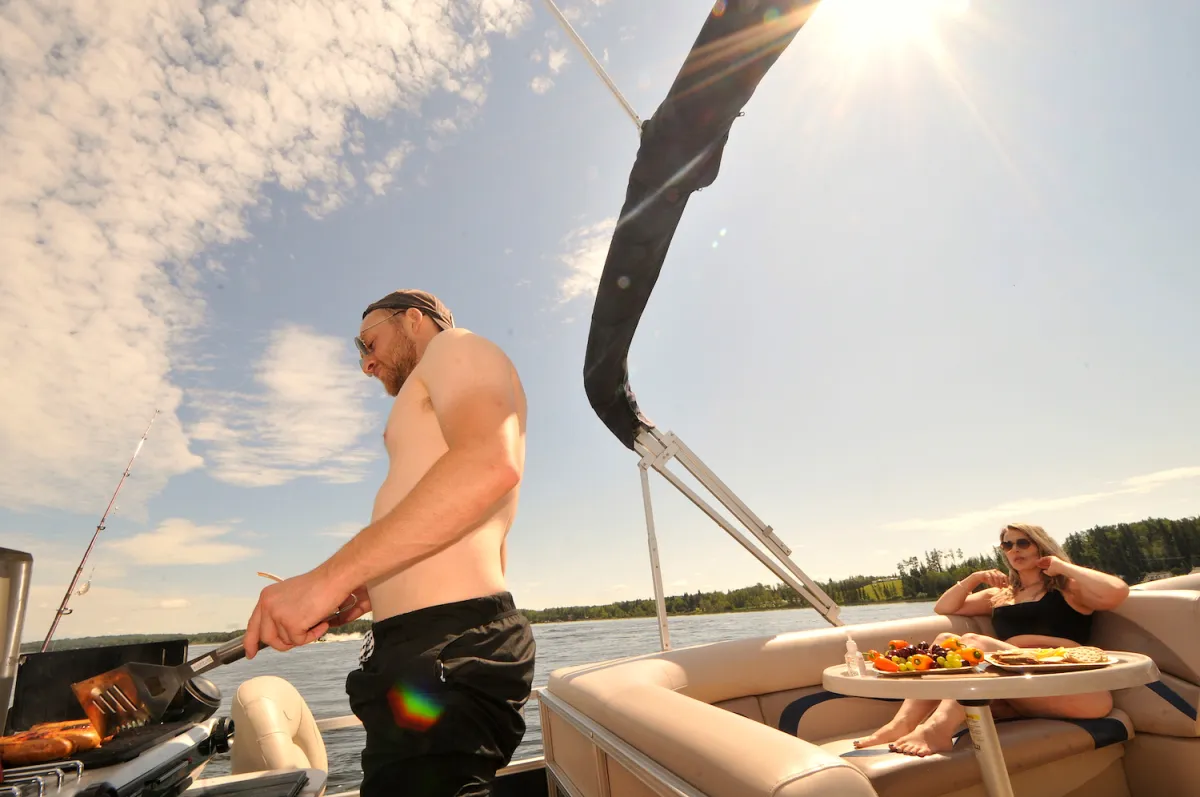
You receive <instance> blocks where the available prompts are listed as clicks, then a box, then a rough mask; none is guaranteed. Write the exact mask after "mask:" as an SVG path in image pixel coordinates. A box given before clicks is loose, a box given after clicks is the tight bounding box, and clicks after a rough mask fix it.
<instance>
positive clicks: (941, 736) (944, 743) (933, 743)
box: [888, 692, 1113, 757]
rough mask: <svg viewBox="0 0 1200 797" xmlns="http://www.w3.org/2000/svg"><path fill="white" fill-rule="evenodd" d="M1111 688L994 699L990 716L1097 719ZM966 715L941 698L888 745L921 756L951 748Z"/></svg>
mask: <svg viewBox="0 0 1200 797" xmlns="http://www.w3.org/2000/svg"><path fill="white" fill-rule="evenodd" d="M1112 706H1113V700H1112V693H1111V692H1089V693H1087V694H1084V695H1063V696H1061V697H1025V698H1009V699H1008V700H1004V701H995V704H993V706H992V716H993V717H995V718H1001V717H1012V716H1020V717H1046V718H1062V719H1098V718H1100V717H1104V716H1107V715H1108V713H1109V712H1110V711H1112ZM965 719H966V710H965V709H964V708H963V707H962V705H961V704H960V703H959V702H958V701H956V700H943V701H942V702H941V704H940V705H939V706H938V707H937V709H936V710H935V711H934V712H933V714H932V715H931V716H930V717H929V719H927V720H925V721H924V722H922V723H921V724H920V725H918V726H917V727H916V728H915V729H913V730H912V731H911V732H909V733H907V734H905V735H904V736H902V737H900V738H899V739H897V740H896V741H894V742H893V743H892V744H890V745H888V749H889V750H892V751H894V752H897V753H904V754H905V755H915V756H918V757H924V756H927V755H931V754H932V753H947V752H949V751H950V750H952V749H953V748H954V734H955V733H956V732H957V731H958V729H959V728H960V727H961V726H962V724H963V721H964V720H965Z"/></svg>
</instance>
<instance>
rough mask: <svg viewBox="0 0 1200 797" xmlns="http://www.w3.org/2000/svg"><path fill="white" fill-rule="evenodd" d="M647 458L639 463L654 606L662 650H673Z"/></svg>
mask: <svg viewBox="0 0 1200 797" xmlns="http://www.w3.org/2000/svg"><path fill="white" fill-rule="evenodd" d="M647 467H648V463H647V462H646V460H645V458H643V459H642V461H641V462H639V463H638V470H639V471H640V472H641V474H642V501H643V502H644V503H645V505H646V538H647V539H648V540H649V544H650V573H651V575H652V576H653V577H654V605H655V609H656V613H657V614H658V638H659V640H661V643H662V649H663V650H670V649H671V631H670V629H669V628H668V627H667V602H666V600H665V598H664V597H663V585H662V568H661V567H660V566H659V563H658V539H657V538H656V537H655V536H654V509H653V507H651V505H650V474H649V472H648V471H647Z"/></svg>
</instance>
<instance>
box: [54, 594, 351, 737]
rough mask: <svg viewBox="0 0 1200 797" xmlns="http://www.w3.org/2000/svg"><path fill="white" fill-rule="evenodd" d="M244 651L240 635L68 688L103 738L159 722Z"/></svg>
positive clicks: (342, 610)
mask: <svg viewBox="0 0 1200 797" xmlns="http://www.w3.org/2000/svg"><path fill="white" fill-rule="evenodd" d="M350 598H351V602H350V603H349V604H348V605H346V606H343V607H341V608H339V609H338V610H337V611H336V612H334V613H333V614H331V615H329V617H326V618H325V620H324V622H327V623H329V625H330V627H331V628H332V627H334V625H335V624H336V623H337V621H338V619H339V618H340V617H341V615H342V614H343V613H345V612H348V611H349V610H350V609H351V608H353V606H354V604H355V603H357V602H358V598H357V597H356V596H354V595H351V596H350ZM266 647H267V645H266V644H264V643H262V642H260V643H259V644H258V649H259V650H263V649H265V648H266ZM245 656H246V646H245V637H244V636H240V637H238V638H237V639H231V640H230V641H228V642H226V643H225V644H224V645H221V646H220V647H219V648H216V649H215V650H210V651H209V652H208V653H204V654H202V655H200V656H197V657H196V658H194V659H192V660H191V661H186V662H184V663H183V664H176V665H173V666H171V665H162V664H144V663H142V662H128V663H126V664H122V665H121V666H120V667H117V668H115V669H112V670H109V671H108V672H106V673H103V674H102V675H97V676H94V677H92V678H88V679H87V680H85V681H80V682H78V683H74V684H71V691H73V692H74V693H75V699H76V700H78V701H79V704H80V705H81V706H83V710H84V713H86V714H87V718H88V719H89V720H91V722H92V725H93V726H94V727H95V728H96V732H97V733H99V734H100V738H101V739H107V738H109V737H110V736H112V735H114V734H116V733H120V732H121V731H124V730H128V729H130V728H136V727H140V726H142V725H147V724H149V723H152V722H158V721H159V720H161V719H162V718H163V715H164V714H166V713H167V710H168V709H169V708H170V706H171V704H172V703H173V702H174V700H175V697H176V695H177V694H178V693H179V690H180V689H182V688H184V687H185V686H186V685H187V683H188V682H189V681H191V680H192V679H193V678H195V677H196V676H197V675H202V674H204V673H206V672H208V671H209V670H212V669H215V668H217V667H220V666H222V665H224V664H232V663H233V662H235V661H238V660H240V659H242V658H245Z"/></svg>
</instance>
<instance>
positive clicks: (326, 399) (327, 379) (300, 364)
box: [188, 326, 379, 487]
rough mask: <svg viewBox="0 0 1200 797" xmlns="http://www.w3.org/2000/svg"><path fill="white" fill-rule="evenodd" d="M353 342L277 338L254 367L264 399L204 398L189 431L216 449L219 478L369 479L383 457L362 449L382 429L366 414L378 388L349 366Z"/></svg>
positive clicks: (263, 482)
mask: <svg viewBox="0 0 1200 797" xmlns="http://www.w3.org/2000/svg"><path fill="white" fill-rule="evenodd" d="M348 347H349V343H348V342H347V341H345V340H343V339H341V338H333V337H330V336H327V335H318V334H316V333H314V332H311V331H309V330H306V329H303V328H301V327H296V326H287V327H283V328H281V329H278V330H276V331H275V332H273V333H272V335H271V339H270V341H269V342H268V344H267V346H266V349H265V351H264V353H263V356H262V359H261V360H260V361H259V362H258V364H257V366H256V368H255V375H254V381H255V383H256V384H257V386H258V393H257V394H241V393H221V392H212V391H205V392H197V394H196V395H197V409H198V411H199V415H200V418H199V420H198V421H197V422H196V423H195V424H192V425H190V426H189V427H188V431H189V432H190V433H191V436H192V438H193V439H194V440H197V441H204V442H206V443H208V444H209V446H210V449H209V451H208V456H209V461H210V467H211V469H212V473H213V476H214V477H215V478H217V479H220V480H222V481H225V482H228V483H230V484H237V485H240V486H243V487H262V486H268V485H277V484H283V483H285V482H288V481H291V480H292V479H296V478H300V477H305V476H307V477H316V478H320V479H324V480H325V481H328V482H333V483H338V484H345V483H348V482H354V481H358V480H359V479H361V478H362V476H363V472H364V468H365V467H366V465H367V464H368V463H369V462H371V461H372V460H373V459H374V458H375V456H376V454H375V452H374V451H368V450H365V449H364V448H362V438H363V437H364V436H365V435H367V434H368V433H370V432H371V430H372V429H373V428H374V426H375V421H374V416H373V415H372V413H370V412H369V411H368V410H367V408H366V400H367V398H368V396H369V395H370V394H371V392H372V390H376V391H377V390H379V388H378V383H376V382H374V381H372V380H370V379H368V378H367V377H365V376H363V374H362V372H361V371H359V370H358V369H357V368H355V367H354V366H352V365H350V363H349V357H347V349H348Z"/></svg>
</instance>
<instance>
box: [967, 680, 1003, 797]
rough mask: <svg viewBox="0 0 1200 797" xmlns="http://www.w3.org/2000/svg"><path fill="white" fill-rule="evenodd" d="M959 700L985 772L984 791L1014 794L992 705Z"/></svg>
mask: <svg viewBox="0 0 1200 797" xmlns="http://www.w3.org/2000/svg"><path fill="white" fill-rule="evenodd" d="M959 703H961V704H962V706H963V708H965V709H966V711H967V728H968V730H970V732H971V743H972V744H974V745H975V757H976V758H977V759H978V760H979V768H980V770H981V771H982V773H983V788H984V791H986V792H987V794H988V797H1013V790H1012V781H1010V780H1009V778H1008V768H1007V767H1006V766H1005V765H1004V751H1002V750H1001V749H1000V737H998V736H997V735H996V724H995V723H994V722H993V721H992V709H991V706H989V705H988V702H987V701H986V700H970V701H968V700H960V701H959Z"/></svg>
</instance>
